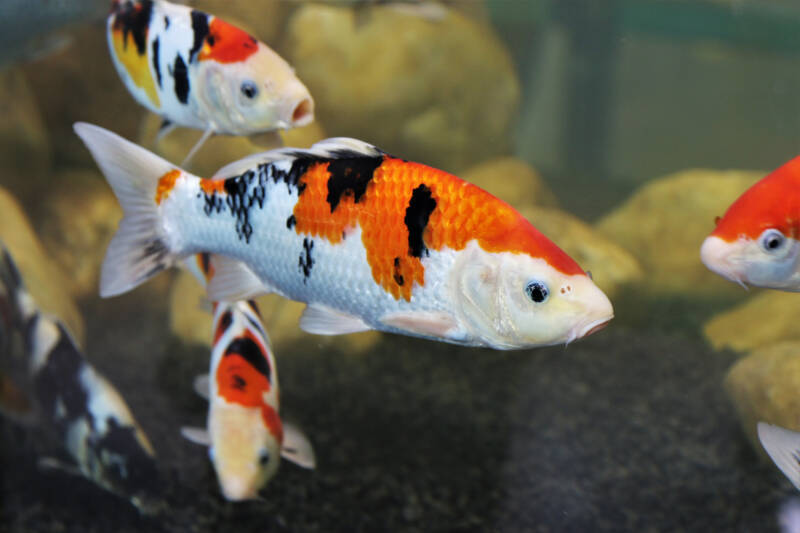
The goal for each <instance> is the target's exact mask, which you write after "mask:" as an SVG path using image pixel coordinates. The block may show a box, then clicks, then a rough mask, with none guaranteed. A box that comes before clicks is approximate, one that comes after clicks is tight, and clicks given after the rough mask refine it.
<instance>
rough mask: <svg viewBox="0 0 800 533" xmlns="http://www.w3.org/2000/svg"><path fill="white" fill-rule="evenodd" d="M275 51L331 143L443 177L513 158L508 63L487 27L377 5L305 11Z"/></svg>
mask: <svg viewBox="0 0 800 533" xmlns="http://www.w3.org/2000/svg"><path fill="white" fill-rule="evenodd" d="M387 35H391V38H389V39H387V38H386V36H387ZM282 50H285V52H286V54H287V59H288V60H289V62H290V63H292V64H293V65H294V66H295V68H296V69H297V74H298V76H299V78H300V79H301V80H302V81H303V82H304V83H305V84H306V86H307V87H308V88H309V90H310V91H311V94H312V95H313V97H314V100H315V102H316V106H315V112H316V114H317V116H318V117H319V119H321V120H322V123H323V124H324V125H325V127H326V129H327V131H328V133H329V134H331V135H333V136H339V135H347V136H351V137H356V138H359V139H362V140H364V141H367V142H371V143H373V144H376V145H378V146H380V147H381V148H383V149H384V150H386V151H388V152H389V153H392V154H395V155H397V156H400V157H404V158H407V159H410V160H415V161H419V162H423V163H426V164H430V165H432V166H436V167H439V168H443V169H445V170H448V171H458V170H461V169H464V168H466V167H468V166H469V165H471V164H473V163H475V162H477V161H481V160H485V159H488V158H490V157H493V156H496V155H499V154H504V153H508V151H509V149H510V132H511V127H510V126H511V122H512V120H513V119H514V118H515V117H516V115H517V112H518V107H519V98H520V87H519V81H518V79H517V75H516V73H515V71H514V67H513V64H512V62H511V59H510V56H509V54H508V52H507V51H506V49H505V48H504V46H503V45H502V44H501V42H500V40H499V39H498V38H497V36H496V35H495V34H494V33H493V31H492V29H491V28H490V27H489V26H488V25H485V24H481V23H479V22H476V21H474V20H471V19H470V18H468V17H466V16H464V15H463V14H461V13H459V12H457V11H455V10H448V11H447V14H446V17H445V18H444V19H443V20H441V21H431V20H426V19H425V18H422V17H416V16H413V15H408V14H405V13H402V12H400V11H398V10H395V9H391V8H390V7H389V6H382V5H377V6H364V7H361V8H352V7H346V6H330V5H313V4H311V5H304V6H302V7H300V8H299V9H298V10H297V11H296V12H295V13H294V14H293V15H292V16H291V18H290V19H289V24H288V30H287V40H286V44H285V45H284V46H283V47H282Z"/></svg>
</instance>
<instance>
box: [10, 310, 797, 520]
mask: <svg viewBox="0 0 800 533" xmlns="http://www.w3.org/2000/svg"><path fill="white" fill-rule="evenodd" d="M94 305H95V307H96V308H95V309H94V310H93V312H92V313H91V315H92V316H95V317H100V316H102V317H104V320H103V322H102V323H103V325H102V326H101V325H99V324H100V321H99V320H98V319H94V320H92V319H90V324H89V336H88V338H89V339H90V341H89V342H90V346H89V348H88V351H89V354H90V357H91V359H92V360H93V362H94V363H95V364H96V366H98V367H99V368H100V369H101V370H102V371H104V372H105V373H106V374H107V376H108V377H109V378H110V379H111V380H112V381H113V382H114V383H115V384H116V385H117V386H118V387H119V389H120V390H121V391H122V393H123V394H124V395H125V396H126V398H127V399H128V401H129V403H130V405H131V408H132V409H133V411H134V413H135V414H136V415H137V417H138V419H139V420H140V422H141V423H142V425H143V426H144V428H145V430H146V431H147V433H148V434H149V436H150V437H151V440H152V441H153V443H154V445H155V447H156V449H157V450H158V452H159V455H160V460H161V464H162V467H163V471H164V474H165V477H166V478H167V479H169V480H170V481H169V484H168V486H167V487H166V492H167V494H166V501H167V503H168V505H169V510H168V511H167V512H166V513H164V514H163V515H162V516H160V517H158V518H157V519H151V518H140V517H139V516H138V515H137V513H136V511H135V510H134V509H133V508H132V507H131V506H129V505H128V504H127V502H125V501H124V500H120V499H117V498H115V497H114V496H111V495H108V494H106V493H104V492H103V491H101V490H98V489H97V488H96V487H95V486H94V485H92V484H91V483H88V482H86V481H84V480H82V479H80V478H75V477H70V476H67V475H65V474H62V473H59V472H51V471H41V470H39V469H38V468H37V467H36V459H37V455H38V454H40V453H43V452H44V451H45V446H44V444H43V443H42V442H40V439H38V438H37V435H36V434H35V433H32V432H31V431H29V430H26V429H22V428H20V427H19V426H16V425H14V424H11V423H9V422H7V421H1V422H0V530H2V531H20V532H33V531H47V532H54V531H70V532H72V531H75V532H84V531H86V532H88V531H93V532H111V531H113V532H120V533H122V532H129V531H130V532H134V531H136V532H138V531H175V532H189V531H203V532H204V531H215V532H227V531H231V532H236V533H242V532H246V531H258V532H259V533H264V532H268V531H298V532H315V531H320V532H337V531H342V532H357V531H369V532H372V531H502V532H514V531H580V532H583V531H703V532H707V531H774V530H776V519H775V513H776V511H777V509H778V507H779V506H780V504H781V502H783V501H784V500H786V499H788V498H791V497H793V495H794V494H795V491H794V489H793V488H792V487H791V486H790V484H789V483H788V481H786V480H785V479H784V478H783V477H782V476H781V474H780V473H779V472H778V471H777V470H776V469H774V467H773V466H772V465H770V464H767V463H766V462H764V461H761V460H760V459H759V458H758V456H757V455H756V454H755V453H754V452H753V451H752V450H751V449H750V448H749V445H748V443H747V441H746V440H745V437H744V435H743V434H742V432H741V431H740V428H739V427H738V425H737V421H736V419H735V418H734V414H733V411H732V408H731V406H730V404H729V402H728V401H727V398H726V396H725V394H724V391H723V390H722V388H721V381H722V378H723V376H724V374H725V371H726V370H727V368H728V367H729V366H730V365H731V363H732V362H733V361H734V359H735V356H734V355H733V354H731V353H716V352H713V351H712V350H710V349H709V348H708V347H707V346H706V345H704V344H703V343H702V342H701V341H699V340H694V339H690V338H686V336H685V335H681V334H679V333H665V332H652V331H651V332H642V331H641V330H635V329H632V328H626V327H625V326H622V325H621V326H618V327H610V328H609V329H607V330H606V331H603V332H601V333H598V334H596V335H594V336H593V337H591V338H589V339H586V340H584V341H581V342H578V343H576V344H574V345H572V346H570V347H569V348H567V349H564V348H563V347H556V348H549V349H540V350H535V351H532V352H527V353H501V352H491V351H485V350H470V349H463V348H458V347H453V346H448V345H442V344H436V343H432V342H425V341H418V340H415V339H408V338H403V337H399V336H388V335H387V336H385V337H384V339H383V342H382V343H381V344H380V345H379V346H378V348H377V349H376V350H375V351H374V353H371V354H370V355H369V356H358V357H356V356H353V355H350V354H347V353H340V352H336V351H332V350H330V349H322V348H320V347H319V344H318V343H317V342H316V340H315V338H313V337H309V340H308V342H305V343H303V344H298V345H297V346H295V347H294V349H292V350H284V352H283V353H279V354H277V356H278V364H279V368H280V379H281V386H282V399H283V402H282V404H283V412H284V415H285V417H286V418H287V419H290V420H293V421H295V422H296V423H297V424H298V425H299V426H301V427H302V428H303V429H304V430H305V432H306V433H307V434H308V435H309V436H310V438H311V440H312V441H313V443H314V446H315V449H316V453H317V459H318V463H319V467H318V469H317V470H316V471H314V472H308V471H303V470H301V469H299V468H296V467H295V466H293V465H290V464H286V463H284V465H283V467H282V468H281V471H280V472H279V474H278V476H277V477H276V478H275V479H274V480H273V481H272V482H271V483H270V485H269V486H268V487H267V488H266V489H265V491H264V497H265V501H263V502H252V503H244V504H236V505H235V504H230V503H227V502H225V501H224V500H222V499H221V498H220V496H219V494H218V490H217V487H216V481H215V478H214V475H213V471H212V470H211V468H210V466H209V464H208V461H207V458H206V454H205V451H204V450H203V449H201V448H199V447H197V446H194V445H192V444H190V443H188V442H186V441H184V440H183V439H182V438H181V437H180V435H179V434H178V428H179V427H180V425H182V424H194V425H196V424H201V423H202V422H203V419H204V409H205V406H204V404H203V402H202V401H201V400H199V399H198V398H195V397H194V395H193V393H192V391H191V378H192V376H194V375H195V374H196V373H198V372H201V371H203V370H204V368H205V366H206V364H207V357H208V354H207V353H205V351H204V350H202V349H197V348H181V347H180V346H179V345H177V344H176V343H175V342H174V341H165V339H169V336H168V334H167V330H166V325H165V324H166V317H165V316H164V315H163V314H161V313H152V312H148V311H145V310H146V307H145V302H143V301H141V299H137V297H136V295H135V294H134V295H129V296H126V297H123V298H119V299H116V300H110V301H104V302H102V303H100V304H94ZM132 324H133V325H132Z"/></svg>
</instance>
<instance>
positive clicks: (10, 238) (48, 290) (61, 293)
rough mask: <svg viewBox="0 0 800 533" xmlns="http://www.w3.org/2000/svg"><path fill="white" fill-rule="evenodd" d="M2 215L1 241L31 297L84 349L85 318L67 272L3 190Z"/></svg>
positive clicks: (1, 199)
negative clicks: (71, 290) (71, 293)
mask: <svg viewBox="0 0 800 533" xmlns="http://www.w3.org/2000/svg"><path fill="white" fill-rule="evenodd" d="M0 213H2V214H3V215H2V217H0V240H2V242H3V243H4V244H5V245H6V247H7V248H8V250H9V251H10V252H11V255H12V256H13V257H14V262H15V263H16V265H17V268H19V271H20V273H21V274H22V278H23V280H24V281H25V286H26V287H27V289H28V291H29V292H30V293H31V296H32V297H33V299H34V300H36V303H37V305H38V306H39V307H40V308H41V309H42V310H43V311H44V312H46V313H49V314H52V315H54V316H56V317H57V318H59V319H60V320H61V321H63V322H64V324H66V325H67V327H68V328H69V330H70V332H72V334H73V336H74V337H75V340H76V341H77V342H78V344H80V345H82V346H83V345H85V344H84V340H85V339H84V335H85V329H84V322H83V317H82V316H81V314H80V312H79V310H78V308H77V306H76V305H75V302H74V301H73V300H72V297H71V296H70V294H69V291H68V289H67V287H69V286H70V283H69V281H68V278H67V276H66V275H65V272H64V271H63V270H62V269H61V268H60V265H59V264H58V263H57V262H56V261H54V260H53V259H52V258H51V257H49V256H48V255H47V254H46V253H45V250H44V248H43V247H42V245H41V243H40V242H39V238H38V237H37V236H36V233H35V232H34V231H33V228H32V227H31V224H30V222H29V221H28V218H27V217H26V216H25V213H24V212H23V210H22V208H21V207H20V205H19V204H18V203H17V201H16V199H15V198H14V197H13V196H11V194H9V193H8V192H7V191H6V190H5V189H2V188H0Z"/></svg>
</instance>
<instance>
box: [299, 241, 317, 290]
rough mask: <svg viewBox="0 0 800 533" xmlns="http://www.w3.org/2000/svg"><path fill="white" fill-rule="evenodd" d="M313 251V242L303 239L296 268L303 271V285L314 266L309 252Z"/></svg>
mask: <svg viewBox="0 0 800 533" xmlns="http://www.w3.org/2000/svg"><path fill="white" fill-rule="evenodd" d="M313 249H314V241H313V240H311V239H309V238H305V239H303V251H302V252H300V260H299V261H298V266H299V267H300V270H302V271H303V283H306V281H307V280H308V276H310V275H311V268H312V267H313V266H314V258H313V257H311V250H313Z"/></svg>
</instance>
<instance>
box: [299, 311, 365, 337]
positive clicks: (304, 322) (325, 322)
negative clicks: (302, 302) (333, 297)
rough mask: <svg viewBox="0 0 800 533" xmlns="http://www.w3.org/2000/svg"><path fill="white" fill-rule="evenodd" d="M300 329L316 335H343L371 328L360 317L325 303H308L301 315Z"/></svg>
mask: <svg viewBox="0 0 800 533" xmlns="http://www.w3.org/2000/svg"><path fill="white" fill-rule="evenodd" d="M300 329H302V330H303V331H306V332H308V333H314V334H316V335H343V334H345V333H357V332H359V331H368V330H370V329H372V328H370V327H369V326H368V325H366V324H365V323H364V321H363V320H361V319H360V318H358V317H355V316H352V315H348V314H346V313H342V312H341V311H337V310H335V309H331V308H330V307H326V306H324V305H318V304H311V305H307V306H306V308H305V309H304V310H303V315H302V316H301V317H300Z"/></svg>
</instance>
